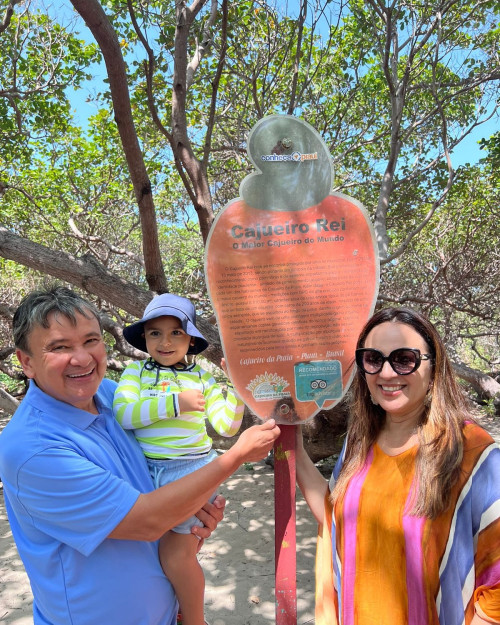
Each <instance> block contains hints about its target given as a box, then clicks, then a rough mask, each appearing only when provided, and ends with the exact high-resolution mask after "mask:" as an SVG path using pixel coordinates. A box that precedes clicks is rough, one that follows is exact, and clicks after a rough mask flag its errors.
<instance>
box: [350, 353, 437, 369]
mask: <svg viewBox="0 0 500 625" xmlns="http://www.w3.org/2000/svg"><path fill="white" fill-rule="evenodd" d="M431 358H432V356H431V354H421V353H420V350H419V349H413V348H412V347H400V348H399V349H395V350H394V351H392V352H391V353H390V354H389V355H388V356H384V354H383V353H382V352H380V351H379V350H378V349H370V348H362V349H357V350H356V364H357V365H358V367H359V368H360V369H361V371H364V372H365V373H368V374H370V375H372V374H374V373H380V371H382V367H383V366H384V363H385V361H386V360H388V361H389V364H390V365H391V367H392V368H393V369H394V371H395V372H396V373H397V374H398V375H410V373H413V372H414V371H416V370H417V369H418V368H419V367H420V363H421V362H422V360H430V359H431Z"/></svg>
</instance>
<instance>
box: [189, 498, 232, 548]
mask: <svg viewBox="0 0 500 625" xmlns="http://www.w3.org/2000/svg"><path fill="white" fill-rule="evenodd" d="M225 507H226V500H225V498H224V497H223V496H222V495H217V497H216V498H215V499H214V502H213V503H209V502H207V503H206V504H205V505H204V506H203V508H202V509H201V510H199V511H198V512H197V513H196V516H197V517H198V518H199V519H200V521H201V522H202V523H203V525H204V527H198V526H197V525H195V526H194V527H192V528H191V533H192V534H194V535H195V536H198V538H199V539H200V544H199V546H198V551H199V550H200V549H201V546H202V545H203V541H204V540H205V538H208V537H209V536H210V535H211V534H212V532H213V531H214V530H215V528H216V527H217V525H218V524H219V523H220V522H221V521H222V519H223V518H224V509H225Z"/></svg>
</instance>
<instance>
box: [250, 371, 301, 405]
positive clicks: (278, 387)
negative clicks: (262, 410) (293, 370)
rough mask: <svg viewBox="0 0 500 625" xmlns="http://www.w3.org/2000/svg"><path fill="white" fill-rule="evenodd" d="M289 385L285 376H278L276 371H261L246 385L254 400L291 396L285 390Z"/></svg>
mask: <svg viewBox="0 0 500 625" xmlns="http://www.w3.org/2000/svg"><path fill="white" fill-rule="evenodd" d="M287 386H289V382H287V381H286V380H285V378H282V377H280V376H279V375H278V374H277V373H268V372H267V371H266V372H265V373H262V374H260V375H258V376H257V377H255V378H254V379H253V380H252V381H251V382H250V384H248V386H247V390H249V391H250V392H251V393H252V395H253V398H254V399H255V400H256V401H270V400H274V399H283V398H284V397H291V395H290V393H289V392H287V391H285V389H286V387H287Z"/></svg>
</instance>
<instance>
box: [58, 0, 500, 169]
mask: <svg viewBox="0 0 500 625" xmlns="http://www.w3.org/2000/svg"><path fill="white" fill-rule="evenodd" d="M294 2H296V0H292V2H291V4H292V5H293V4H294ZM57 11H58V16H59V17H60V18H61V17H62V21H63V22H66V21H73V22H74V23H75V24H76V30H77V31H78V32H79V33H80V35H81V36H82V37H84V38H85V39H86V40H87V41H92V40H93V37H92V34H91V33H90V31H89V30H88V29H87V27H86V26H85V24H84V22H83V20H81V19H79V18H78V17H76V19H75V12H74V11H73V7H72V6H71V4H70V2H69V0H62V1H61V2H60V4H59V6H58V7H57ZM94 76H95V77H94V80H92V81H90V82H89V83H88V84H87V85H85V86H84V87H83V88H82V89H80V90H78V91H76V92H75V91H74V90H70V91H69V92H68V95H69V97H70V100H71V102H72V105H73V108H74V111H75V118H76V119H77V120H78V122H79V123H81V124H85V122H86V120H87V119H88V118H89V116H91V115H93V114H94V113H95V112H96V106H95V104H93V103H92V102H88V101H87V97H88V94H89V92H90V93H92V92H96V91H99V90H102V89H103V87H104V85H103V83H102V79H103V78H104V77H105V68H104V63H103V64H102V66H101V67H95V68H94ZM499 130H500V121H499V119H498V117H496V118H495V117H494V118H492V119H491V120H489V121H487V122H485V123H484V124H482V125H481V126H479V127H477V128H476V129H475V130H474V131H473V132H472V133H471V134H470V135H469V136H468V137H466V138H465V139H464V140H463V141H462V142H461V143H460V144H459V146H458V147H457V148H456V149H455V150H454V152H453V153H452V160H453V166H454V168H455V169H456V168H457V167H458V166H460V165H464V164H466V163H475V162H477V161H478V160H479V159H480V158H482V157H483V156H485V152H484V150H480V148H479V144H478V142H479V141H480V140H481V139H483V138H489V137H490V136H491V135H493V134H494V133H495V132H498V131H499Z"/></svg>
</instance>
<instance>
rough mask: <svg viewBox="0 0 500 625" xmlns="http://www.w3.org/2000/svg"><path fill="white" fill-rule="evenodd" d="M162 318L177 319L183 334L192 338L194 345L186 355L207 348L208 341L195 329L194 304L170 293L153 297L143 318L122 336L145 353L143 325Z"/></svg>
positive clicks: (127, 328)
mask: <svg viewBox="0 0 500 625" xmlns="http://www.w3.org/2000/svg"><path fill="white" fill-rule="evenodd" d="M164 316H170V317H177V319H179V321H180V322H181V324H182V329H183V330H184V332H185V333H186V334H189V336H192V337H193V338H194V345H191V346H190V347H189V349H188V352H187V353H188V354H199V353H200V352H202V351H203V350H204V349H206V348H207V347H208V341H207V340H206V338H205V337H204V336H203V334H201V332H200V331H199V330H198V329H197V327H196V311H195V308H194V304H193V303H192V302H190V301H189V300H188V299H186V298H185V297H180V296H179V295H173V294H172V293H164V294H163V295H158V296H157V297H154V298H153V299H152V300H151V301H150V302H149V304H148V305H147V306H146V310H145V311H144V316H143V318H142V319H141V320H140V321H137V322H136V323H133V324H132V325H130V326H127V327H126V328H124V329H123V336H124V337H125V338H126V339H127V341H128V342H129V343H130V344H131V345H133V346H134V347H136V348H137V349H140V350H141V351H142V352H147V348H146V339H145V338H144V336H143V334H144V323H145V322H146V321H149V320H150V319H156V317H164Z"/></svg>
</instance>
